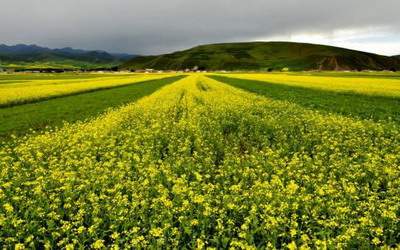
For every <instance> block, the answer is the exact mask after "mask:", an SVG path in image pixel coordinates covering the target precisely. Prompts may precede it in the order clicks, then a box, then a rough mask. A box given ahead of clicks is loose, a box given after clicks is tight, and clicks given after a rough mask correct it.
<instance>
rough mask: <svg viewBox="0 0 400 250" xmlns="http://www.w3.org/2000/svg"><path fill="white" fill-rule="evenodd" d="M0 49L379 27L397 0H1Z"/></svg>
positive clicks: (184, 42) (165, 43) (127, 47)
mask: <svg viewBox="0 0 400 250" xmlns="http://www.w3.org/2000/svg"><path fill="white" fill-rule="evenodd" d="M1 2H2V3H1V6H2V7H1V8H0V43H9V44H14V43H37V44H40V45H47V46H50V47H64V46H71V47H76V48H87V49H104V50H108V51H116V52H131V53H141V54H153V53H161V52H167V51H172V50H175V49H182V48H186V47H190V46H193V45H198V44H202V43H209V42H228V41H249V40H252V39H255V38H257V37H269V36H277V35H290V34H292V33H295V32H302V31H307V32H316V33H325V32H327V33H329V32H331V31H333V30H336V29H346V28H367V27H385V28H387V29H388V30H391V31H392V32H393V33H399V32H400V15H399V14H398V10H399V9H400V2H399V1H398V0H381V1H377V0H351V1H349V0H337V1H323V0H279V1H278V0H202V1H200V0H198V1H194V0H169V1H166V0H147V1H145V0H142V1H138V0H58V1H55V0H2V1H1Z"/></svg>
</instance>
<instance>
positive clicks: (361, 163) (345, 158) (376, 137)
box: [0, 73, 400, 249]
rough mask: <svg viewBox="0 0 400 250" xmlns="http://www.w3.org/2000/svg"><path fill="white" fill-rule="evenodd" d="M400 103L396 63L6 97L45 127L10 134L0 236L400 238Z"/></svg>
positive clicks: (308, 241) (102, 240) (141, 243)
mask: <svg viewBox="0 0 400 250" xmlns="http://www.w3.org/2000/svg"><path fill="white" fill-rule="evenodd" d="M29 77H32V78H34V77H41V76H37V75H32V76H29ZM65 77H66V78H68V77H69V76H68V75H65ZM78 77H79V76H77V78H78ZM19 80H21V81H24V80H23V79H19ZM66 80H74V81H77V80H78V79H69V78H68V79H66ZM92 80H93V79H82V82H85V81H92ZM108 80H111V81H109V82H108V83H111V84H112V79H108ZM41 81H43V79H41ZM121 81H123V80H121ZM92 82H93V81H92ZM95 82H96V81H95ZM8 84H10V83H4V85H8ZM19 84H21V85H24V84H27V85H29V84H30V83H24V82H20V83H19ZM44 86H47V85H44ZM64 86H72V85H68V84H65V82H64ZM112 86H114V85H113V84H112ZM2 94H3V93H2ZM50 94H51V93H50ZM3 95H4V94H3ZM42 96H45V95H44V94H43V95H42ZM3 98H4V99H6V98H7V97H4V96H3ZM13 98H14V97H13ZM399 100H400V80H398V78H397V74H391V73H382V74H371V75H367V74H366V73H362V74H360V75H359V76H358V75H355V74H354V73H351V75H349V76H348V77H347V76H346V74H345V73H337V74H335V73H321V74H320V75H318V73H296V74H275V73H274V74H244V73H235V74H233V73H231V74H217V73H213V74H211V73H208V74H197V73H196V74H189V75H188V76H186V77H184V76H180V75H169V76H168V77H163V78H162V79H150V80H149V79H147V80H145V81H138V82H135V83H133V84H130V85H127V86H119V87H115V88H112V89H107V90H104V89H97V90H96V91H94V92H91V93H80V94H76V95H72V96H59V97H57V98H54V99H51V100H45V99H39V100H37V102H35V103H28V104H22V103H21V104H19V105H18V106H14V107H8V108H6V107H3V108H0V119H2V120H0V124H7V127H6V129H5V130H4V129H3V128H4V126H5V125H1V126H2V129H3V131H4V133H5V134H7V133H9V132H10V131H15V130H20V131H26V129H27V128H28V127H32V128H35V129H37V130H38V131H37V132H35V133H32V132H28V133H26V132H24V133H22V134H21V135H18V134H17V135H16V136H6V137H3V138H4V139H2V140H0V169H1V170H2V171H0V229H1V230H0V245H1V246H3V247H5V248H6V249H7V248H17V249H22V248H24V247H25V248H32V249H35V248H36V249H43V248H48V249H51V248H57V249H58V248H65V249H86V248H92V249H108V248H110V249H119V248H134V249H164V248H174V249H194V248H196V249H228V248H230V249H378V248H382V249H390V248H393V249H396V248H399V247H400V245H399V242H400V220H399V217H400V154H399V152H400V119H399V110H400V107H399V106H400V105H399V104H400V102H399ZM108 107H113V108H112V109H110V110H108V111H107V112H104V110H105V109H107V108H108ZM31 111H32V115H30V112H31ZM1 112H4V113H3V114H5V113H7V114H8V115H9V116H8V117H9V118H7V117H6V116H5V115H3V116H1V114H2V113H1ZM35 112H42V115H35ZM36 114H39V113H36ZM25 116H26V117H30V118H29V119H32V120H35V119H36V121H37V123H36V125H34V124H35V123H32V125H31V123H30V121H28V120H29V119H25V118H23V117H25ZM24 119H25V120H24ZM4 120H6V121H4ZM19 120H21V121H19ZM63 120H66V121H70V122H69V123H65V124H61V123H62V121H63ZM75 120H78V121H77V122H73V121H75ZM12 121H14V122H12ZM42 121H45V122H48V121H51V122H49V123H48V125H50V126H51V127H52V128H51V129H50V128H48V129H44V130H41V125H40V124H41V122H42ZM38 124H39V125H38ZM13 126H15V127H13Z"/></svg>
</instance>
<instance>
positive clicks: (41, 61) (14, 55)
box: [0, 44, 134, 68]
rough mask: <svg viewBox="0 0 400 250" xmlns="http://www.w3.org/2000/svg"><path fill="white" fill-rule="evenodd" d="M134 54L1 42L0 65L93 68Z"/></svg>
mask: <svg viewBox="0 0 400 250" xmlns="http://www.w3.org/2000/svg"><path fill="white" fill-rule="evenodd" d="M133 57H134V56H132V55H128V54H110V53H107V52H105V51H97V50H96V51H86V50H79V49H72V48H62V49H49V48H45V47H40V46H37V45H25V44H18V45H14V46H7V45H4V44H0V66H2V67H6V68H92V67H107V66H114V65H118V64H121V63H123V62H125V61H127V60H129V59H132V58H133Z"/></svg>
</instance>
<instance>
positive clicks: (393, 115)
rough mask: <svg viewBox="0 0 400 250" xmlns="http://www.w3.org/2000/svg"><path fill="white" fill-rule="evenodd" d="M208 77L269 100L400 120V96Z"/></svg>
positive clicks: (340, 112)
mask: <svg viewBox="0 0 400 250" xmlns="http://www.w3.org/2000/svg"><path fill="white" fill-rule="evenodd" d="M208 77H210V78H212V79H214V80H217V81H220V82H223V83H226V84H229V85H231V86H234V87H237V88H240V89H244V90H247V91H250V92H253V93H257V94H259V95H263V96H265V97H268V98H270V99H274V100H281V101H288V102H291V103H296V104H298V105H300V106H303V107H305V108H309V109H313V110H319V111H323V112H329V113H337V114H341V115H345V116H351V117H358V118H361V119H372V120H374V121H379V120H385V121H387V120H392V121H396V122H400V98H396V97H385V96H371V95H363V94H359V93H351V92H337V91H327V90H320V89H314V88H306V87H298V86H290V85H285V84H280V83H271V82H265V81H258V80H247V79H238V78H230V77H226V76H219V75H218V76H217V75H210V76H208Z"/></svg>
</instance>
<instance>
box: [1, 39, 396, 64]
mask: <svg viewBox="0 0 400 250" xmlns="http://www.w3.org/2000/svg"><path fill="white" fill-rule="evenodd" d="M112 67H113V68H116V67H117V68H119V69H121V70H138V69H149V68H151V69H158V70H185V69H199V70H263V71H281V70H290V71H301V70H335V71H344V70H391V71H400V55H398V56H392V57H390V56H382V55H377V54H372V53H367V52H362V51H356V50H350V49H344V48H339V47H333V46H326V45H318V44H308V43H293V42H246V43H220V44H208V45H200V46H196V47H194V48H191V49H187V50H183V51H177V52H173V53H169V54H163V55H155V56H137V55H131V54H116V53H108V52H105V51H101V50H80V49H73V48H70V47H66V48H62V49H50V48H46V47H40V46H37V45H25V44H18V45H14V46H7V45H4V44H2V45H1V44H0V68H16V69H36V68H56V69H90V68H112Z"/></svg>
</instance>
